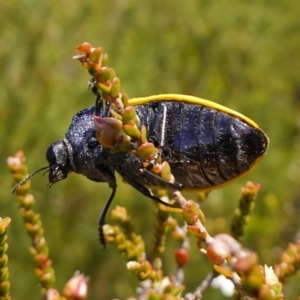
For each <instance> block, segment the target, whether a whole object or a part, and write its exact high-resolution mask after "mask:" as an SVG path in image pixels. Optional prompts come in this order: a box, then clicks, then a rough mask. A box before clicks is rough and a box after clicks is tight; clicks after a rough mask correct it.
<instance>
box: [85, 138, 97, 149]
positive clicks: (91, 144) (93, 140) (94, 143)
mask: <svg viewBox="0 0 300 300" xmlns="http://www.w3.org/2000/svg"><path fill="white" fill-rule="evenodd" d="M87 145H88V147H89V148H90V149H93V148H95V147H97V146H98V145H99V143H98V141H97V139H96V137H94V136H92V137H90V138H89V140H88V141H87Z"/></svg>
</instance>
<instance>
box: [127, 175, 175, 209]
mask: <svg viewBox="0 0 300 300" xmlns="http://www.w3.org/2000/svg"><path fill="white" fill-rule="evenodd" d="M122 176H123V178H124V179H125V180H126V181H127V182H128V183H129V184H130V185H131V186H132V187H134V188H135V189H136V190H138V191H139V192H140V193H142V194H143V195H144V196H146V197H147V198H150V199H152V200H154V201H156V202H158V203H160V204H163V205H164V206H167V207H173V208H180V206H179V205H178V204H177V203H173V204H170V203H167V202H164V201H162V200H161V199H160V198H158V197H156V196H154V195H153V194H152V193H151V192H150V190H149V189H148V188H146V187H145V186H144V185H142V184H141V183H139V182H137V181H135V180H134V179H133V178H131V177H130V176H126V175H125V176H124V174H122ZM166 182H167V181H166Z"/></svg>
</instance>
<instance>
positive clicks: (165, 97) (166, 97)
mask: <svg viewBox="0 0 300 300" xmlns="http://www.w3.org/2000/svg"><path fill="white" fill-rule="evenodd" d="M153 101H177V102H183V103H189V104H195V105H203V106H206V107H210V108H213V109H216V110H219V111H221V112H224V113H226V114H229V115H232V116H234V117H237V118H240V119H241V120H243V121H245V122H246V123H248V124H249V125H251V126H252V127H254V128H259V126H258V125H257V124H256V123H255V122H253V121H252V120H251V119H249V118H247V117H246V116H244V115H243V114H241V113H239V112H237V111H234V110H232V109H230V108H228V107H226V106H223V105H220V104H218V103H215V102H212V101H209V100H205V99H201V98H197V97H193V96H187V95H180V94H161V95H155V96H149V97H141V98H133V99H129V101H128V103H129V104H130V105H133V106H136V105H142V104H147V103H149V102H153Z"/></svg>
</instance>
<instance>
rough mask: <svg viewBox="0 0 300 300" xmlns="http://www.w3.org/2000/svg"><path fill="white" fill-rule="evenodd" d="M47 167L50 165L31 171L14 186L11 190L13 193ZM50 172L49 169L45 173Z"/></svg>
mask: <svg viewBox="0 0 300 300" xmlns="http://www.w3.org/2000/svg"><path fill="white" fill-rule="evenodd" d="M46 169H49V167H43V168H40V169H38V170H36V171H34V172H32V173H30V174H29V175H27V176H26V177H25V178H24V179H22V180H21V181H20V182H19V183H18V184H17V185H16V186H15V187H14V188H13V190H12V191H11V193H12V194H13V193H14V192H15V191H16V190H17V188H18V187H19V186H21V185H23V184H24V183H25V182H26V181H27V180H28V179H29V178H30V177H32V176H33V175H35V174H36V173H38V172H40V171H43V170H46ZM47 172H48V170H47V171H46V172H45V173H44V174H43V175H45V174H46V173H47Z"/></svg>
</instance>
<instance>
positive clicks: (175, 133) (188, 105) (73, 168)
mask: <svg viewBox="0 0 300 300" xmlns="http://www.w3.org/2000/svg"><path fill="white" fill-rule="evenodd" d="M129 104H130V105H133V106H135V109H136V112H137V115H138V117H139V119H140V122H141V126H142V125H145V126H146V128H147V133H148V137H147V138H148V140H149V141H150V142H152V143H154V145H155V147H157V148H158V149H159V152H160V155H161V156H162V160H166V161H168V163H169V164H170V167H171V172H172V174H173V175H174V176H175V180H176V183H178V188H180V189H181V188H182V189H183V190H184V189H187V190H191V189H192V190H197V191H209V190H212V189H215V188H219V187H221V186H224V185H226V184H228V183H231V182H232V181H234V180H236V179H238V178H240V177H241V176H243V175H245V174H246V173H248V172H249V171H250V170H252V169H253V168H254V167H255V166H256V165H257V163H258V162H259V161H260V160H261V158H262V156H263V154H264V153H265V152H266V150H267V147H268V138H267V136H266V134H265V133H264V132H263V131H262V130H261V129H260V128H259V126H258V125H257V124H256V123H255V122H253V121H252V120H251V119H249V118H247V117H246V116H244V115H242V114H240V113H238V112H236V111H234V110H231V109H229V108H227V107H224V106H222V105H219V104H217V103H214V102H212V101H208V100H204V99H200V98H196V97H192V96H186V95H177V94H165V95H157V96H150V97H143V98H135V99H131V100H129ZM110 109H111V107H110V104H109V103H106V104H104V103H103V101H102V99H101V96H100V95H98V96H97V99H96V103H95V105H94V106H91V107H88V108H86V109H84V110H82V111H80V112H78V113H77V114H76V115H75V116H74V117H73V119H72V122H71V125H70V127H69V129H68V131H67V133H66V134H65V138H64V139H63V140H60V141H57V142H55V143H53V144H52V145H50V147H49V148H48V150H47V153H46V157H47V160H48V163H49V166H48V167H45V168H42V169H40V170H44V169H47V172H49V184H50V185H52V184H54V183H56V182H58V181H60V180H63V179H65V178H66V177H67V176H68V174H69V173H71V172H75V173H78V174H82V175H84V176H86V177H87V178H88V179H90V180H93V181H96V182H107V183H108V184H109V186H110V187H111V188H112V193H111V196H110V198H109V200H108V201H107V203H106V205H105V207H104V209H103V211H102V213H101V215H100V218H99V222H98V224H99V234H100V240H101V242H102V243H103V244H104V243H105V240H104V236H103V231H102V227H103V225H104V223H105V215H106V213H107V211H108V208H109V206H110V204H111V202H112V200H113V198H114V196H115V193H116V189H117V185H116V177H115V173H116V172H117V173H119V174H120V175H121V176H122V177H123V179H124V180H125V181H126V182H127V183H128V184H130V185H131V186H133V187H134V188H135V189H137V190H138V191H139V192H141V193H142V194H143V195H144V196H146V197H148V198H151V199H153V200H156V201H158V202H160V203H163V204H165V205H169V206H171V205H170V204H168V203H165V202H163V201H162V200H160V199H159V198H157V197H155V196H154V195H153V194H152V193H151V190H150V189H151V187H152V188H153V187H157V178H155V176H153V174H152V173H151V172H143V169H144V168H143V161H142V160H141V159H140V158H139V157H138V156H137V155H136V154H134V153H128V152H119V153H116V154H110V152H109V150H108V149H107V148H105V147H103V146H102V145H100V144H99V143H98V141H97V139H96V136H95V124H94V121H93V116H94V115H96V116H100V117H111V112H110ZM40 170H38V171H40ZM38 171H36V172H38ZM36 172H34V173H32V174H30V175H29V176H27V177H26V178H25V179H24V180H23V181H22V182H20V184H22V183H24V182H25V181H26V180H27V179H28V178H29V177H31V176H32V175H34V174H35V173H36ZM20 184H19V185H20ZM19 185H18V186H19ZM18 186H17V187H18ZM17 187H16V188H17Z"/></svg>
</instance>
